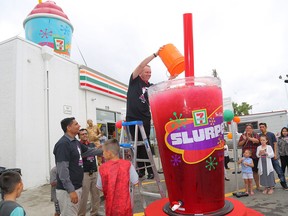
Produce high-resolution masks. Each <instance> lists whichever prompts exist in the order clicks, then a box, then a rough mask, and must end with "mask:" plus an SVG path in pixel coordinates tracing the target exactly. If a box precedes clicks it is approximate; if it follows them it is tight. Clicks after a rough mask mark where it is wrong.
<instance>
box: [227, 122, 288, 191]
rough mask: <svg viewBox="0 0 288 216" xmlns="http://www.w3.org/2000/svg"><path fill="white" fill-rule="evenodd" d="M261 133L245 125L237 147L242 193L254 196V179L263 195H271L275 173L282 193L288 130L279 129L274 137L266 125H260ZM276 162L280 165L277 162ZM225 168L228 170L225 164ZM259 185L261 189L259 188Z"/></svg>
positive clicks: (287, 149)
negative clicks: (243, 186)
mask: <svg viewBox="0 0 288 216" xmlns="http://www.w3.org/2000/svg"><path fill="white" fill-rule="evenodd" d="M259 129H260V131H261V132H260V133H259V134H258V133H256V132H255V131H254V128H253V125H252V124H246V126H245V131H244V133H243V134H242V135H241V136H240V138H239V141H238V145H239V146H240V147H241V148H242V156H241V157H240V159H239V160H238V164H240V165H241V172H242V178H243V180H244V184H245V193H247V194H250V195H254V192H253V187H252V184H253V180H254V182H255V185H256V190H258V191H262V192H263V193H264V194H273V192H274V188H275V184H276V183H275V176H274V171H275V173H276V174H277V176H278V178H279V180H280V184H281V186H282V188H283V189H284V190H288V187H287V182H286V177H285V170H286V167H287V165H288V163H287V162H288V128H287V127H283V128H282V129H281V133H280V136H279V137H278V138H277V137H276V136H275V134H274V133H272V132H270V131H268V130H267V124H266V123H259ZM279 159H280V161H281V164H280V163H279ZM225 168H226V169H228V166H227V164H226V163H225ZM261 186H262V187H264V189H261Z"/></svg>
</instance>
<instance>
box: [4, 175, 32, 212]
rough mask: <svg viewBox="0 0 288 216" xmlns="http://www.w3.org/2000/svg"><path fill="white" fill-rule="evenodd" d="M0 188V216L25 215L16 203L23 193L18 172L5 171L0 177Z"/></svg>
mask: <svg viewBox="0 0 288 216" xmlns="http://www.w3.org/2000/svg"><path fill="white" fill-rule="evenodd" d="M0 188H1V191H2V194H3V197H4V200H2V201H1V202H0V215H1V216H10V215H17V216H25V215H26V213H25V211H24V209H23V207H22V206H20V205H19V204H18V203H17V202H16V198H18V197H20V195H21V193H22V191H23V183H22V180H21V176H20V174H19V173H18V172H14V171H6V172H4V173H2V174H1V175H0Z"/></svg>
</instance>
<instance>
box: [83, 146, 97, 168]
mask: <svg viewBox="0 0 288 216" xmlns="http://www.w3.org/2000/svg"><path fill="white" fill-rule="evenodd" d="M81 145H83V146H84V147H85V146H88V147H90V148H95V144H94V143H89V144H88V145H85V144H83V143H81ZM83 168H84V172H91V171H93V172H97V166H96V159H95V156H89V157H83Z"/></svg>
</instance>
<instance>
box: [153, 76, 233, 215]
mask: <svg viewBox="0 0 288 216" xmlns="http://www.w3.org/2000/svg"><path fill="white" fill-rule="evenodd" d="M148 94H149V101H150V105H151V112H152V118H153V122H154V126H155V130H156V136H157V141H158V145H159V152H160V157H161V162H162V165H163V171H164V176H165V181H166V186H167V190H168V195H169V201H170V203H169V204H168V207H169V208H168V209H165V208H166V207H164V211H165V212H166V213H167V211H168V213H169V211H171V212H172V213H171V214H170V215H179V214H180V215H182V214H184V215H185V214H204V215H205V214H206V213H213V212H219V211H220V212H221V213H220V214H219V215H224V214H225V213H227V212H229V211H231V210H232V209H233V207H231V205H230V204H226V202H227V201H225V197H224V170H223V168H224V165H223V160H224V153H223V144H224V142H223V131H224V125H223V106H222V104H223V102H222V101H223V100H222V90H221V87H220V80H219V79H218V78H214V77H186V78H184V79H175V80H168V81H165V82H161V83H158V84H156V85H153V86H152V87H150V88H149V90H148ZM178 204H179V205H178ZM175 206H176V207H175ZM179 206H180V207H179ZM172 207H174V208H172ZM171 208H172V209H173V210H171ZM175 213H176V214H175ZM209 215H210V214H209Z"/></svg>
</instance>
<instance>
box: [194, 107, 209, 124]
mask: <svg viewBox="0 0 288 216" xmlns="http://www.w3.org/2000/svg"><path fill="white" fill-rule="evenodd" d="M192 115H193V121H194V126H202V125H207V124H208V119H207V111H206V109H201V110H195V111H192Z"/></svg>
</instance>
